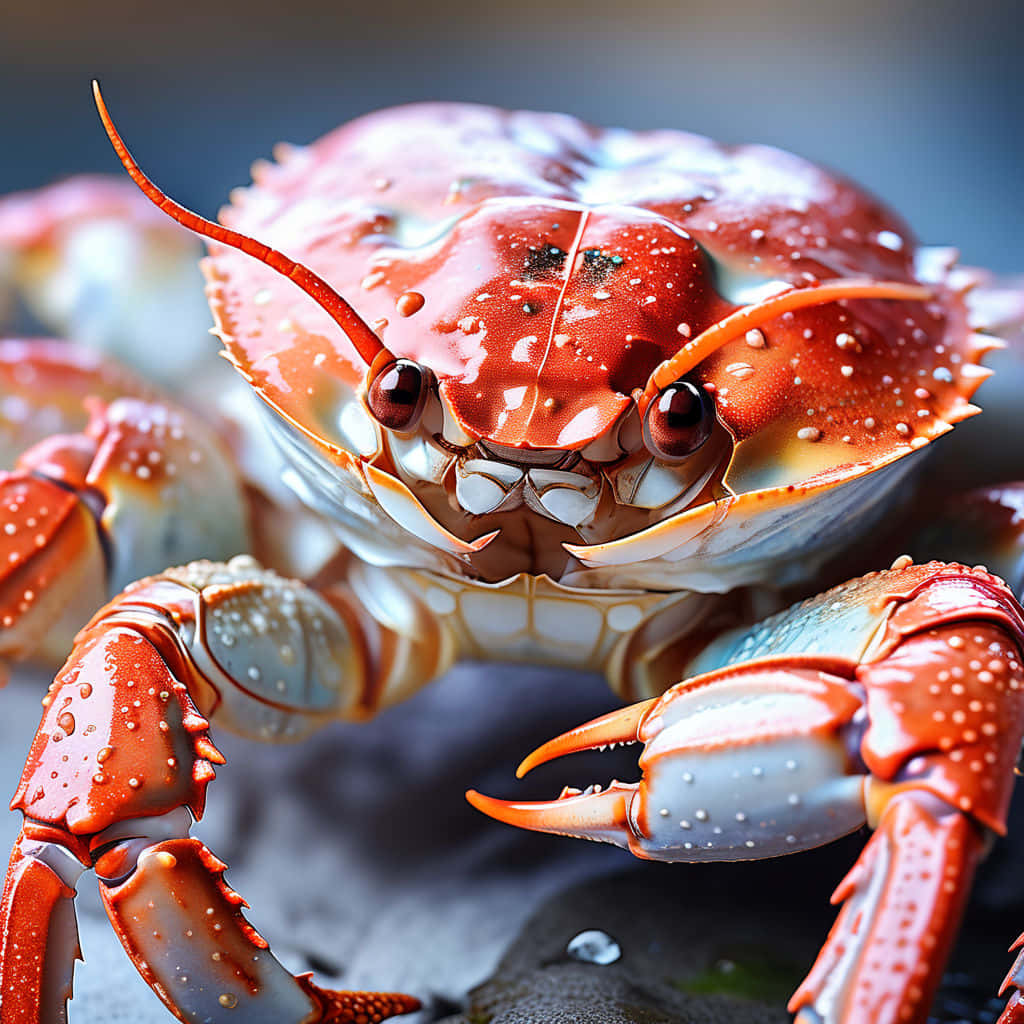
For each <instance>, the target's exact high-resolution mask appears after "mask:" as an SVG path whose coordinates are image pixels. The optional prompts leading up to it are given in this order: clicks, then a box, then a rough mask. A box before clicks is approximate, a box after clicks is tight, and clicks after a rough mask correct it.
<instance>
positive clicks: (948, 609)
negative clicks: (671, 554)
mask: <svg viewBox="0 0 1024 1024" xmlns="http://www.w3.org/2000/svg"><path fill="white" fill-rule="evenodd" d="M868 599H869V600H868ZM809 624H810V625H813V627H814V628H813V631H812V632H811V633H810V634H807V633H806V632H805V631H806V630H807V627H808V625H809ZM812 637H813V639H814V640H815V641H816V653H815V655H813V656H809V655H807V654H799V653H797V650H798V648H799V646H800V644H801V643H810V642H811V639H812ZM1022 640H1024V612H1022V611H1021V609H1020V607H1019V605H1017V603H1016V601H1015V600H1014V599H1013V596H1012V594H1011V593H1010V592H1009V590H1008V589H1007V588H1006V587H1005V585H1004V584H1002V582H1001V581H1000V580H998V579H997V578H995V577H993V576H990V575H989V574H988V573H986V572H984V571H982V570H971V569H966V568H964V567H962V566H944V565H941V564H938V563H932V564H930V565H928V566H906V565H902V564H901V565H900V566H899V568H894V569H893V570H891V571H890V572H889V573H888V574H875V575H873V576H871V577H866V578H865V579H864V580H862V581H853V582H852V583H851V584H847V585H846V586H845V587H844V588H839V589H838V590H837V591H833V592H830V593H829V594H825V595H822V597H821V598H820V599H815V600H813V601H811V602H806V603H804V604H803V605H797V606H794V608H793V609H790V610H789V611H788V612H784V613H780V615H779V616H776V617H775V618H773V619H772V620H769V621H768V622H767V623H764V624H761V625H760V626H758V627H754V628H753V629H751V630H749V631H746V632H738V633H737V634H736V635H731V636H725V637H723V638H721V640H720V642H718V644H717V648H716V650H715V651H714V652H712V653H714V654H716V655H717V656H718V657H720V658H721V660H722V661H723V662H724V664H722V665H721V667H719V668H717V669H713V670H711V671H707V672H705V673H704V674H702V675H698V676H695V677H693V678H690V679H687V680H685V681H684V682H682V683H679V684H678V685H676V686H674V687H672V688H671V689H670V690H668V691H667V692H666V693H665V694H664V695H663V696H662V697H661V698H658V699H656V700H654V701H648V702H646V703H645V704H643V705H638V706H636V707H633V708H626V709H624V710H622V711H620V712H615V713H613V714H612V715H608V716H605V717H604V718H603V719H599V720H597V721H596V722H592V723H590V724H589V725H586V726H582V727H581V728H579V729H576V730H573V731H572V732H570V733H567V734H566V735H564V736H562V737H559V738H558V739H556V740H553V741H552V742H550V743H548V744H546V745H545V746H544V747H541V748H540V750H538V751H537V752H535V753H534V754H532V755H530V757H528V758H527V759H526V761H525V762H524V763H523V770H528V769H530V768H532V767H534V766H535V765H537V764H540V763H542V762H544V761H547V760H550V759H551V758H553V757H557V756H560V755H563V754H568V753H572V752H574V751H577V750H586V749H592V748H594V747H597V746H602V745H605V744H609V743H628V742H639V743H642V744H643V745H644V750H643V753H642V754H641V757H640V760H639V767H640V769H641V772H642V778H641V780H640V781H639V782H637V783H633V784H623V783H613V784H612V785H611V787H609V788H608V789H607V790H603V791H602V790H600V789H599V788H597V787H593V788H592V789H591V790H590V791H584V792H582V793H581V792H580V791H579V790H566V792H565V793H563V795H562V797H561V798H560V799H558V800H554V801H549V802H542V803H510V802H506V801H501V800H494V799H492V798H490V797H483V796H480V795H479V794H476V793H470V794H469V799H470V801H471V802H472V803H473V804H474V805H475V806H477V807H478V808H479V809H480V810H482V811H484V812H485V813H488V814H490V815H492V816H493V817H496V818H498V819H499V820H502V821H506V822H508V823H510V824H514V825H518V826H521V827H525V828H531V829H539V830H542V831H549V832H558V833H563V834H567V835H574V836H580V837H585V838H589V839H601V840H604V841H609V842H613V843H616V844H617V845H620V846H624V847H626V848H627V849H629V850H630V851H631V852H633V853H634V854H636V855H638V856H640V857H646V858H651V859H657V860H669V861H680V860H681V861H691V860H693V861H696V860H737V859H747V858H757V857H769V856H776V855H779V854H782V853H789V852H795V851H797V850H802V849H807V848H809V847H812V846H816V845H819V844H821V843H825V842H828V841H830V840H831V839H834V838H836V837H838V836H840V835H843V834H844V833H846V832H849V831H851V830H853V829H855V828H857V827H858V826H859V825H861V824H863V823H865V822H866V823H867V824H869V825H871V826H872V827H874V828H875V829H876V831H875V834H874V836H873V838H872V839H871V841H870V842H869V844H868V845H867V847H866V848H865V850H864V852H863V853H862V855H861V857H860V859H859V860H858V862H857V864H856V865H855V867H854V868H853V870H852V871H851V872H850V873H849V875H848V876H847V878H846V880H845V881H844V882H843V884H842V885H840V887H839V888H838V889H837V891H836V894H835V896H834V901H835V902H837V903H843V904H844V905H843V908H842V910H841V912H840V914H839V917H838V918H837V920H836V923H835V925H834V927H833V929H832V932H831V933H830V935H829V937H828V940H827V942H826V943H825V946H824V948H823V949H822V952H821V955H820V956H819V958H818V961H817V963H816V964H815V966H814V968H813V970H812V971H811V973H810V974H809V976H808V978H807V980H806V981H805V982H804V984H803V985H802V986H801V987H800V989H799V990H798V991H797V993H796V994H795V995H794V997H793V999H792V1001H791V1003H790V1009H791V1010H792V1011H793V1012H795V1013H797V1014H798V1019H799V1020H800V1021H801V1022H802V1024H896V1022H898V1021H906V1022H909V1024H920V1022H923V1021H924V1019H925V1017H926V1016H927V1012H928V1008H929V1005H930V1000H931V997H932V995H933V993H934V991H935V988H936V987H937V985H938V982H939V980H940V977H941V973H942V969H943V966H944V963H945V959H946V956H947V954H948V951H949V948H950V945H951V943H952V940H953V937H954V935H955V932H956V927H957V925H958V922H959V918H960V914H961V911H962V908H963V904H964V902H965V900H966V894H967V892H968V890H969V886H970V882H971V879H972V877H973V873H974V868H975V866H976V864H977V862H978V861H979V859H980V857H981V855H982V853H983V850H984V848H985V844H986V833H989V832H996V833H1001V832H1003V831H1004V830H1005V816H1006V810H1007V805H1008V802H1009V796H1010V792H1011V782H1012V774H1013V773H1012V769H1013V765H1014V763H1015V760H1016V757H1017V753H1018V751H1019V748H1020V742H1021V737H1022V735H1024V670H1022V667H1021V660H1022V659H1021V654H1020V647H1021V643H1022ZM769 651H772V652H774V653H769ZM708 656H710V655H708ZM701 658H705V655H702V656H701ZM700 660H701V659H700V658H698V662H699V661H700ZM880 964H881V965H885V967H884V968H881V967H879V965H880ZM1017 977H1018V969H1017V968H1016V967H1015V969H1014V971H1011V975H1010V977H1009V978H1008V980H1007V983H1008V984H1013V985H1015V984H1016V979H1017ZM1018 1001H1019V997H1018V996H1017V995H1015V996H1014V1001H1013V1003H1012V1004H1011V1010H1008V1011H1007V1013H1008V1014H1009V1016H1007V1017H1006V1021H1007V1022H1010V1021H1012V1024H1018V1020H1020V1019H1024V1015H1020V1014H1019V1011H1018V1010H1016V1003H1017V1002H1018ZM1014 1013H1016V1014H1019V1016H1012V1014H1014Z"/></svg>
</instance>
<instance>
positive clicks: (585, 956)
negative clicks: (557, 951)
mask: <svg viewBox="0 0 1024 1024" xmlns="http://www.w3.org/2000/svg"><path fill="white" fill-rule="evenodd" d="M565 952H566V953H567V954H568V956H569V957H571V958H572V959H573V960H579V961H580V962H581V963H585V964H599V965H600V966H601V967H605V966H607V965H608V964H613V963H615V961H616V960H618V959H619V958H620V957H621V956H622V947H621V946H620V945H619V944H618V943H617V942H616V941H615V940H614V939H613V938H612V937H611V936H610V935H609V934H608V933H607V932H602V931H598V930H597V929H596V928H592V929H589V930H588V931H585V932H580V933H579V935H577V936H575V937H574V938H572V939H570V940H569V945H568V946H566V947H565Z"/></svg>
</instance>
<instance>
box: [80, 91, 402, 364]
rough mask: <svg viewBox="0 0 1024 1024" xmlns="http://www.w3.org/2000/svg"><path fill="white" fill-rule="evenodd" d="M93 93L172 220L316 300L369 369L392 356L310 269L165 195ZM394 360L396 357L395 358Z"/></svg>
mask: <svg viewBox="0 0 1024 1024" xmlns="http://www.w3.org/2000/svg"><path fill="white" fill-rule="evenodd" d="M92 94H93V96H94V97H95V99H96V109H97V110H99V112H100V120H101V121H102V122H103V127H104V128H105V129H106V132H107V137H108V138H109V139H110V141H111V143H112V144H113V147H114V151H115V152H116V153H117V156H118V159H119V160H120V161H121V163H122V164H123V165H124V169H125V170H126V171H127V172H128V173H129V174H130V175H131V178H132V181H134V182H135V184H136V185H138V186H139V188H140V189H142V191H143V192H144V193H145V194H146V197H147V198H148V199H149V200H150V201H151V202H153V203H154V205H156V206H158V207H159V208H160V209H161V210H163V212H164V213H166V214H167V215H168V216H169V217H172V218H173V219H174V220H176V221H177V222H178V223H179V224H183V225H184V226H185V227H187V228H189V230H191V231H195V232H196V234H199V235H205V236H206V237H207V238H212V239H213V240H214V241H216V242H220V243H221V244H222V245H229V246H231V247H232V248H233V249H240V250H241V251H242V252H244V253H248V254H249V255H250V256H253V257H255V258H256V259H258V260H259V261H260V262H261V263H266V264H267V266H269V267H272V268H273V269H274V270H276V271H277V272H278V273H279V274H283V275H284V276H285V277H287V278H289V279H290V280H292V281H294V282H295V283H296V284H297V285H298V286H299V287H300V288H301V289H302V290H303V291H304V292H305V293H306V294H307V295H309V296H310V297H311V298H313V299H314V300H315V301H316V302H317V303H318V304H319V305H320V306H321V307H322V308H323V309H325V310H326V311H327V312H328V313H329V314H330V316H331V318H332V319H333V320H334V322H335V323H336V324H337V325H338V326H339V327H340V328H341V329H342V330H343V331H344V332H345V334H346V335H347V336H348V339H349V341H351V342H352V344H353V345H354V346H355V349H356V351H357V352H358V353H359V355H360V357H361V358H362V360H363V362H364V363H366V365H367V366H370V365H371V364H372V363H373V362H374V360H375V359H377V358H378V356H380V355H381V353H385V354H387V355H389V356H390V355H391V353H390V352H388V350H387V349H386V348H385V347H384V345H383V343H382V342H381V340H380V338H378V337H377V335H376V334H374V333H373V331H372V330H371V329H370V328H369V326H368V325H367V324H366V322H365V321H364V320H363V319H362V317H360V315H359V314H358V313H357V312H356V311H355V310H354V309H353V308H352V307H351V306H350V305H349V304H348V303H347V302H346V301H345V300H344V299H343V298H342V297H341V296H340V295H339V294H338V293H337V292H336V291H335V290H334V289H333V288H332V287H331V286H330V285H329V284H328V283H327V282H326V281H325V280H324V279H323V278H322V277H318V276H317V275H316V274H314V273H313V271H312V270H310V269H309V268H308V267H304V266H303V265H302V264H301V263H296V262H295V260H291V259H289V258H288V257H287V256H285V255H284V253H280V252H278V251H277V250H276V249H271V248H270V246H269V245H264V244H263V243H262V242H257V241H256V240H255V239H254V238H249V236H248V235H243V234H240V233H239V232H238V231H232V230H231V229H230V228H226V227H223V226H222V225H220V224H215V223H213V221H209V220H206V219H205V218H204V217H200V216H199V215H198V214H196V213H193V212H192V211H191V210H187V209H185V207H184V206H181V205H180V204H179V203H176V202H175V201H174V200H173V199H171V198H169V197H168V196H166V195H165V194H164V193H163V192H161V191H160V189H159V188H157V187H156V185H154V184H153V182H152V181H151V180H150V179H149V178H148V177H147V176H146V175H145V174H144V173H143V171H142V169H141V168H140V167H139V165H138V164H137V163H136V162H135V158H134V157H133V156H132V155H131V153H129V152H128V147H127V146H126V145H125V144H124V140H123V139H122V138H121V135H120V133H119V132H118V130H117V129H116V128H115V127H114V122H113V120H112V119H111V117H110V111H108V110H107V105H106V103H104V102H103V95H102V93H101V92H100V85H99V82H97V81H93V83H92ZM392 358H394V357H392Z"/></svg>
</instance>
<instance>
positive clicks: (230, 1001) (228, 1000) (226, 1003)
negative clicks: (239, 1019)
mask: <svg viewBox="0 0 1024 1024" xmlns="http://www.w3.org/2000/svg"><path fill="white" fill-rule="evenodd" d="M217 1002H218V1003H220V1005H221V1006H223V1007H226V1008H227V1009H229V1010H233V1009H234V1008H235V1007H236V1006H237V1005H238V996H236V995H232V994H231V993H230V992H224V993H222V994H221V995H219V996H218V997H217Z"/></svg>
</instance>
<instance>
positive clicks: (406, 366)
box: [366, 359, 430, 431]
mask: <svg viewBox="0 0 1024 1024" xmlns="http://www.w3.org/2000/svg"><path fill="white" fill-rule="evenodd" d="M429 389H430V371H429V370H426V369H425V368H424V367H422V366H420V364H419V363H414V362H413V361H412V360H411V359H399V360H397V361H396V362H394V363H389V364H388V365H387V366H385V367H384V368H383V369H382V370H381V371H380V373H378V374H377V376H376V377H374V378H373V381H372V383H371V384H370V387H369V390H368V391H367V394H366V404H367V405H368V406H369V407H370V412H372V413H373V415H374V416H375V417H376V418H377V421H378V422H379V423H380V424H381V425H382V426H385V427H387V428H388V429H389V430H399V431H409V430H414V429H415V428H416V424H417V423H418V422H419V418H420V414H421V413H422V412H423V405H424V403H425V402H426V399H427V392H428V391H429Z"/></svg>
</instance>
